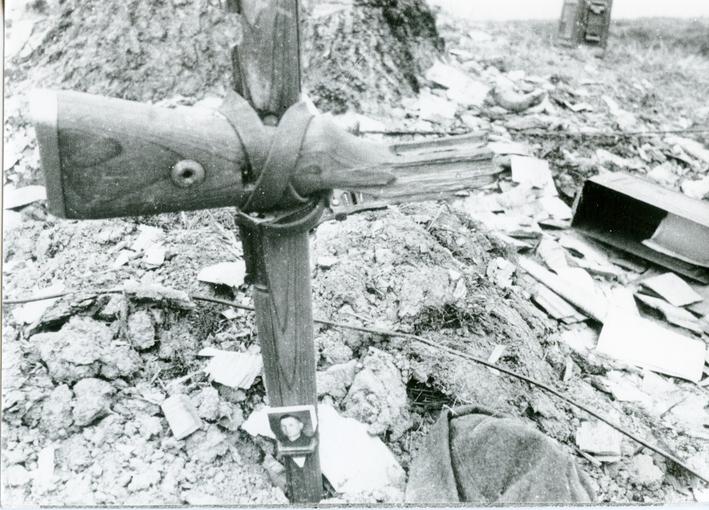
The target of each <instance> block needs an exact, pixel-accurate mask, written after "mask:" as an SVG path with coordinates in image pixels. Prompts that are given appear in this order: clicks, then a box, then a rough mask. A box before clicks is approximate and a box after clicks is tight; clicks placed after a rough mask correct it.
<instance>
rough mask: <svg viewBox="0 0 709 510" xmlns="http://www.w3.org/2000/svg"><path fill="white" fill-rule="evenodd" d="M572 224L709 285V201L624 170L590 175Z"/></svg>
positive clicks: (600, 238) (611, 243)
mask: <svg viewBox="0 0 709 510" xmlns="http://www.w3.org/2000/svg"><path fill="white" fill-rule="evenodd" d="M571 227H572V228H575V229H576V230H578V231H579V232H581V233H582V234H585V235H587V236H589V237H592V238H594V239H597V240H599V241H602V242H604V243H607V244H610V245H611V246H614V247H616V248H619V249H621V250H623V251H626V252H629V253H632V254H633V255H637V256H638V257H641V258H643V259H645V260H649V261H650V262H654V263H655V264H658V265H660V266H663V267H666V268H668V269H671V270H672V271H674V272H676V273H679V274H681V275H684V276H687V277H689V278H692V279H693V280H696V281H698V282H701V283H709V268H707V255H708V254H709V202H706V201H703V200H696V199H694V198H690V197H688V196H686V195H684V194H683V193H679V192H677V191H673V190H669V189H667V188H664V187H662V186H660V185H658V184H655V183H654V182H651V181H649V180H647V179H643V178H640V177H635V176H633V175H629V174H624V173H608V174H603V175H597V176H595V177H593V178H591V179H588V180H587V181H586V182H585V183H584V186H583V189H582V190H581V192H580V193H579V194H578V196H577V197H576V202H575V204H574V217H573V220H572V221H571Z"/></svg>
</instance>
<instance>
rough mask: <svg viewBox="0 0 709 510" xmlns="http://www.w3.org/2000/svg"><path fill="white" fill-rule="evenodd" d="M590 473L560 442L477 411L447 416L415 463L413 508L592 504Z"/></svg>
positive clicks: (409, 491) (410, 489) (409, 490)
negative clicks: (583, 468) (562, 447)
mask: <svg viewBox="0 0 709 510" xmlns="http://www.w3.org/2000/svg"><path fill="white" fill-rule="evenodd" d="M595 499H596V496H595V493H594V491H593V489H592V487H591V485H590V482H589V480H588V478H587V476H586V474H585V473H583V472H582V471H580V470H579V469H578V468H577V466H576V463H575V462H574V461H573V459H572V458H571V457H570V456H569V455H568V454H567V453H565V452H564V451H563V450H562V449H561V448H560V446H559V445H558V443H556V441H554V440H552V439H551V438H549V437H547V436H545V435H544V434H542V433H541V432H539V431H537V430H535V429H534V428H532V427H530V426H528V425H525V424H524V423H522V422H521V421H520V420H518V419H515V418H508V417H503V416H500V415H494V414H492V413H491V412H489V411H487V410H485V409H482V408H479V407H477V406H463V407H457V408H455V409H450V410H444V411H443V412H442V413H441V416H440V418H438V421H437V422H436V423H435V425H434V426H433V428H432V429H431V431H430V432H429V433H428V435H427V436H426V438H425V440H424V444H423V445H422V447H421V449H420V450H419V451H418V453H417V455H416V457H415V458H414V460H413V462H412V463H411V469H410V471H409V482H408V484H407V486H406V502H407V503H416V504H422V503H447V504H450V503H458V502H465V503H475V504H481V505H484V504H543V503H557V504H558V503H564V504H569V503H591V502H593V501H595Z"/></svg>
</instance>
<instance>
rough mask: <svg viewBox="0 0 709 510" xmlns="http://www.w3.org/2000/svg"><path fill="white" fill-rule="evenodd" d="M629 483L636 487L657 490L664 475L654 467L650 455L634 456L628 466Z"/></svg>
mask: <svg viewBox="0 0 709 510" xmlns="http://www.w3.org/2000/svg"><path fill="white" fill-rule="evenodd" d="M628 473H629V475H630V481H631V482H632V483H634V484H636V485H642V486H644V487H648V488H657V487H659V486H660V484H661V483H662V479H663V478H664V477H665V474H664V473H663V472H662V470H661V469H660V468H659V467H657V466H656V465H655V463H654V462H653V460H652V457H651V456H650V455H645V454H640V455H636V456H635V457H633V458H632V460H631V461H630V465H629V466H628Z"/></svg>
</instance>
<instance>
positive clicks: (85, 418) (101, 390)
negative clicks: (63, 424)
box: [72, 377, 115, 426]
mask: <svg viewBox="0 0 709 510" xmlns="http://www.w3.org/2000/svg"><path fill="white" fill-rule="evenodd" d="M114 392H115V389H114V388H113V386H111V384H110V383H108V382H106V381H103V380H101V379H95V378H93V377H91V378H87V379H82V380H81V381H79V382H77V383H76V384H75V385H74V401H73V403H72V407H73V409H72V416H73V417H74V422H75V423H76V424H77V425H79V426H84V425H88V424H89V423H91V422H93V421H94V420H96V419H97V418H101V417H102V416H105V415H106V414H108V413H109V412H110V410H111V395H113V393H114Z"/></svg>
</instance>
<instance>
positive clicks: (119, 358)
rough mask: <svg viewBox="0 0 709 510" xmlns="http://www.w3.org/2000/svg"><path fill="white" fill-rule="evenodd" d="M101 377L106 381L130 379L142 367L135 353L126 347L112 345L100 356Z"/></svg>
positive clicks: (140, 360) (141, 361) (141, 362)
mask: <svg viewBox="0 0 709 510" xmlns="http://www.w3.org/2000/svg"><path fill="white" fill-rule="evenodd" d="M101 363H102V364H103V365H102V366H101V375H102V376H103V377H105V378H106V379H116V378H118V377H131V376H132V375H134V374H135V373H136V372H138V371H139V370H140V368H141V367H142V366H143V360H142V359H141V358H140V356H139V355H138V353H137V352H135V351H134V350H133V349H131V348H130V347H128V346H126V345H112V346H110V347H108V348H107V349H106V350H104V352H103V354H102V355H101Z"/></svg>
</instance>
